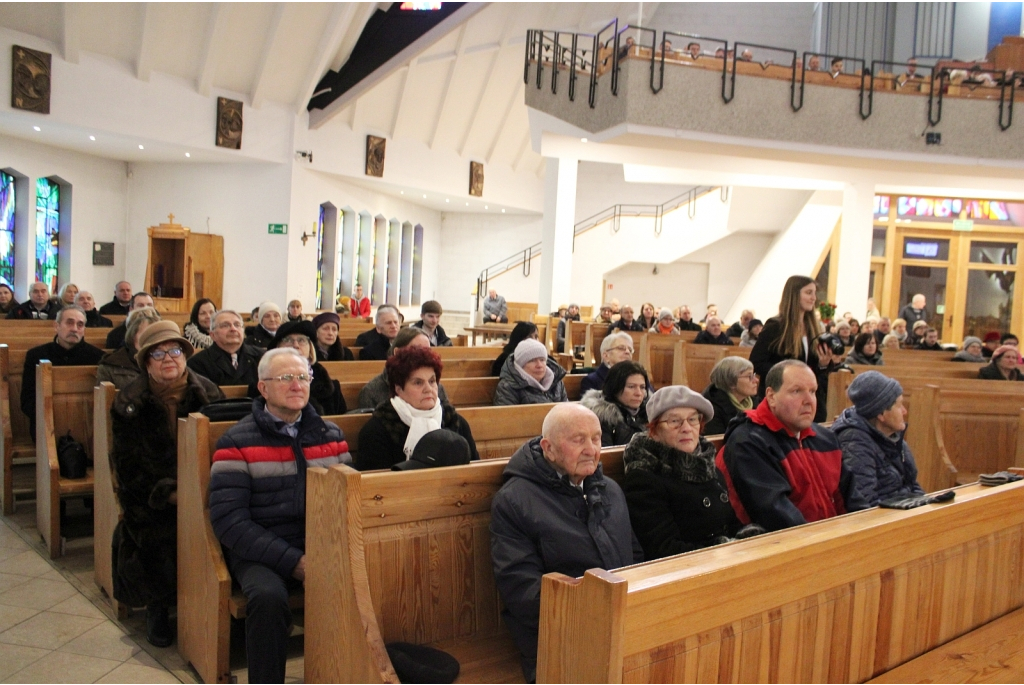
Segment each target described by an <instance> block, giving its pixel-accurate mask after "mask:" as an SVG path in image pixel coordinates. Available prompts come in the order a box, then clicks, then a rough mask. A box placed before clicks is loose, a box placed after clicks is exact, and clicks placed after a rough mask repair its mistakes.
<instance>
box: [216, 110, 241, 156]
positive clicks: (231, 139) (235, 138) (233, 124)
mask: <svg viewBox="0 0 1024 685" xmlns="http://www.w3.org/2000/svg"><path fill="white" fill-rule="evenodd" d="M217 147H226V148H230V149H232V150H241V149H242V103H241V102H240V101H238V100H229V99H227V98H217Z"/></svg>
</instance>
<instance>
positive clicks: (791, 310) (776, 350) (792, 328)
mask: <svg viewBox="0 0 1024 685" xmlns="http://www.w3.org/2000/svg"><path fill="white" fill-rule="evenodd" d="M817 288H818V286H817V284H816V283H815V282H814V279H812V278H809V277H807V276H790V277H789V279H788V280H787V281H786V285H785V286H784V287H783V289H782V301H781V302H780V303H779V314H778V316H773V317H772V318H770V319H768V320H767V321H765V323H764V328H762V329H761V335H759V336H757V343H755V344H754V349H752V350H751V351H750V361H751V363H753V365H754V372H755V373H756V374H757V375H758V377H759V378H760V379H761V386H760V387H759V388H758V392H757V399H758V401H760V400H762V399H764V394H765V387H764V379H765V377H767V376H768V371H770V370H771V368H772V367H773V366H775V365H776V364H778V363H779V362H781V361H783V360H785V359H799V360H800V361H802V362H804V363H805V364H807V366H809V367H811V371H813V372H814V375H815V377H816V378H817V380H818V392H817V393H816V394H817V398H818V409H817V412H816V413H815V415H814V420H815V421H817V422H819V423H820V422H822V421H824V420H825V415H826V413H827V412H826V408H825V405H826V402H827V400H828V375H829V373H831V372H832V371H833V370H834V369H835V367H836V365H837V363H838V359H837V358H835V357H833V354H832V352H831V350H830V349H829V346H828V345H827V344H826V343H823V342H821V341H820V340H819V338H818V336H819V335H820V326H819V325H818V321H817V319H815V317H814V307H815V305H816V304H817V300H818V294H817V293H818V291H817ZM839 356H840V357H841V356H842V355H841V354H840V355H839Z"/></svg>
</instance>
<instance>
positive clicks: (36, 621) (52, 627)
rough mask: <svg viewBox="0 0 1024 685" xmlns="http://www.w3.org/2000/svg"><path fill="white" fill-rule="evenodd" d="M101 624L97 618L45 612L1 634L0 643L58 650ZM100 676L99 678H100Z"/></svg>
mask: <svg viewBox="0 0 1024 685" xmlns="http://www.w3.org/2000/svg"><path fill="white" fill-rule="evenodd" d="M99 623H101V620H100V619H97V618H86V617H85V616H71V615H69V614H55V613H52V612H49V611H43V612H40V613H38V614H36V615H35V616H33V617H32V618H30V619H28V620H27V621H22V622H21V623H19V624H18V625H16V626H14V627H13V628H10V629H9V630H6V631H4V632H2V633H0V642H3V643H6V644H10V645H25V646H27V647H41V648H42V649H57V648H58V647H60V646H61V645H63V644H66V643H68V642H70V641H71V640H74V639H75V638H76V637H78V636H79V635H81V634H82V633H84V632H85V631H87V630H90V629H91V628H95V627H96V625H97V624H99ZM98 677H99V676H97V678H98Z"/></svg>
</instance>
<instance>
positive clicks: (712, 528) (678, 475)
mask: <svg viewBox="0 0 1024 685" xmlns="http://www.w3.org/2000/svg"><path fill="white" fill-rule="evenodd" d="M713 414H714V409H713V408H712V407H711V403H710V402H708V401H707V400H706V399H704V398H703V397H701V396H700V395H698V394H697V393H695V392H693V391H692V390H690V389H689V388H687V387H686V386H683V385H671V386H668V387H665V388H662V389H661V390H659V391H657V392H656V393H654V395H652V396H651V399H650V400H648V402H647V416H648V418H649V420H650V423H648V425H647V431H648V432H647V433H646V434H643V433H641V434H640V435H637V436H635V437H634V438H633V439H632V441H630V443H629V445H627V446H626V450H625V452H624V454H623V457H622V461H623V464H624V465H625V471H626V475H625V477H624V478H623V481H622V490H623V492H625V493H626V502H627V504H628V505H629V519H630V521H631V522H632V524H633V531H634V532H635V533H636V536H637V538H638V539H639V540H640V544H641V545H642V546H643V548H644V559H646V560H651V559H660V558H662V557H668V556H672V555H673V554H681V553H683V552H690V551H693V550H695V549H702V548H704V547H710V546H712V545H717V544H720V543H723V542H729V541H731V540H733V539H736V538H737V537H749V536H751V535H756V534H758V533H762V532H764V530H763V529H762V528H760V527H759V526H756V525H748V526H743V525H742V524H741V523H740V522H739V520H738V519H737V518H736V514H735V512H733V508H732V504H730V502H729V492H728V490H727V488H726V485H725V478H724V477H723V476H722V474H721V473H720V472H719V471H718V469H717V468H716V467H715V447H714V445H712V444H711V443H710V442H708V441H707V440H706V439H705V438H703V437H701V428H703V426H704V423H705V422H706V421H708V420H710V419H711V418H712V416H713Z"/></svg>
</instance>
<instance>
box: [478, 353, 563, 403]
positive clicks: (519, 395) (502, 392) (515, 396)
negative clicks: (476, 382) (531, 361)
mask: <svg viewBox="0 0 1024 685" xmlns="http://www.w3.org/2000/svg"><path fill="white" fill-rule="evenodd" d="M515 364H516V359H515V357H514V356H511V355H510V356H509V358H508V359H506V360H505V366H503V367H502V369H501V376H500V377H499V378H498V385H497V387H495V388H494V404H495V406H502V405H510V404H544V403H546V402H568V401H569V395H568V394H567V393H566V392H565V384H564V383H563V382H562V379H563V378H565V369H563V368H562V367H561V366H559V365H558V363H557V362H556V361H555V360H554V359H552V358H551V357H548V358H547V365H548V368H549V369H551V372H552V373H553V374H554V379H553V380H552V381H551V385H550V387H548V389H547V390H540V389H538V388H535V387H533V386H532V385H530V383H529V382H528V381H527V380H526V379H525V378H523V376H522V374H520V373H519V372H518V371H516V369H515Z"/></svg>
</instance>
